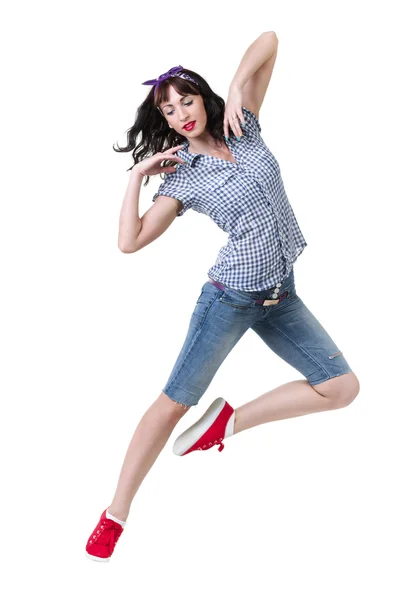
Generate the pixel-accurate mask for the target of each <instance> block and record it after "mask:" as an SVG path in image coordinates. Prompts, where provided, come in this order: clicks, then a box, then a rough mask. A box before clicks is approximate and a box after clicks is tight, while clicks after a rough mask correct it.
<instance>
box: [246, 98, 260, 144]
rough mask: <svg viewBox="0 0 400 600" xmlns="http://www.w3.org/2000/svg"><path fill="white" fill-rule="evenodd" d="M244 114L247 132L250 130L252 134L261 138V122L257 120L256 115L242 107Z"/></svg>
mask: <svg viewBox="0 0 400 600" xmlns="http://www.w3.org/2000/svg"><path fill="white" fill-rule="evenodd" d="M242 112H243V115H244V120H245V123H246V130H247V129H248V130H249V131H250V133H252V134H253V135H255V136H256V137H258V138H259V137H260V133H261V125H260V121H259V120H258V119H257V117H256V115H255V114H254V113H253V112H252V111H251V110H249V109H248V108H246V107H245V106H242Z"/></svg>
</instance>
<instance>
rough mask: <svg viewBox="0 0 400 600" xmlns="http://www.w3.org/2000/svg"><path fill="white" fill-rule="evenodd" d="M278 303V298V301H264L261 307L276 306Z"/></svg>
mask: <svg viewBox="0 0 400 600" xmlns="http://www.w3.org/2000/svg"><path fill="white" fill-rule="evenodd" d="M278 302H279V298H278V300H264V302H263V306H271V304H278Z"/></svg>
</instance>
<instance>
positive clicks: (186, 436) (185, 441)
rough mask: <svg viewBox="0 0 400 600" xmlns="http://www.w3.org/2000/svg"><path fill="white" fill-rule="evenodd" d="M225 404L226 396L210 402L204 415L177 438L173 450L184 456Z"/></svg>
mask: <svg viewBox="0 0 400 600" xmlns="http://www.w3.org/2000/svg"><path fill="white" fill-rule="evenodd" d="M224 406H225V399H224V398H221V397H220V398H217V399H216V400H214V402H212V403H211V404H210V406H209V407H208V408H207V410H206V412H205V413H204V415H203V416H202V417H201V418H200V419H199V420H198V421H196V423H194V424H193V425H192V426H191V427H189V429H186V431H184V432H183V433H181V435H180V436H179V437H177V438H176V440H175V442H174V445H173V448H172V451H173V453H174V454H176V455H177V456H182V454H185V452H186V451H187V450H189V448H191V447H192V446H193V444H194V443H195V442H196V441H197V440H198V439H199V438H201V437H202V436H203V435H204V434H205V432H206V431H207V429H208V428H209V427H210V425H211V424H212V423H214V421H215V419H216V418H217V416H218V415H219V413H220V412H221V410H222V409H223V407H224Z"/></svg>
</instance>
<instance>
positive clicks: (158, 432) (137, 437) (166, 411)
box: [107, 392, 189, 521]
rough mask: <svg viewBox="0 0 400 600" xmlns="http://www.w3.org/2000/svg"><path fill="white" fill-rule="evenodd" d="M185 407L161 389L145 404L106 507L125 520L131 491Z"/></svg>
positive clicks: (159, 449)
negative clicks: (159, 392)
mask: <svg viewBox="0 0 400 600" xmlns="http://www.w3.org/2000/svg"><path fill="white" fill-rule="evenodd" d="M188 410H189V409H188V408H187V407H185V406H183V405H182V404H179V403H178V402H175V401H174V400H171V399H170V398H169V397H168V396H167V395H166V394H164V393H163V392H162V393H161V394H160V396H159V397H158V398H157V400H156V401H155V402H154V403H153V404H152V405H151V406H150V407H149V408H148V410H147V411H146V412H145V413H144V415H143V417H142V418H141V420H140V421H139V424H138V426H137V428H136V430H135V433H134V434H133V437H132V440H131V442H130V444H129V447H128V450H127V453H126V456H125V460H124V462H123V465H122V469H121V474H120V476H119V481H118V485H117V489H116V492H115V495H114V499H113V501H112V503H111V505H110V506H109V507H108V509H107V510H108V511H109V512H110V513H111V514H112V515H113V516H114V517H117V519H121V520H122V521H126V519H127V517H128V515H129V510H130V506H131V503H132V500H133V497H134V495H135V494H136V492H137V490H138V489H139V486H140V484H141V483H142V481H143V479H144V478H145V476H146V475H147V473H148V472H149V470H150V468H151V467H152V466H153V464H154V462H155V460H156V458H157V456H158V455H159V454H160V452H161V450H162V449H163V448H164V446H165V444H166V443H167V441H168V438H169V437H170V435H171V433H172V430H173V429H174V427H175V426H176V424H177V423H178V421H179V420H180V418H181V417H182V416H183V415H184V414H186V413H187V412H188Z"/></svg>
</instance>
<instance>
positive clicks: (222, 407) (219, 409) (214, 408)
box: [172, 398, 235, 456]
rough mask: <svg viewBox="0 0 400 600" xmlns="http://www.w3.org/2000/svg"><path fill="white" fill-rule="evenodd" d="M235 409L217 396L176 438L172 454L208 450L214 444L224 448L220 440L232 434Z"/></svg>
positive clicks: (180, 454)
mask: <svg viewBox="0 0 400 600" xmlns="http://www.w3.org/2000/svg"><path fill="white" fill-rule="evenodd" d="M234 424H235V410H234V409H233V408H232V406H231V405H230V404H228V402H227V401H226V400H224V399H223V398H217V399H216V400H214V402H213V403H212V404H211V405H210V406H209V407H208V409H207V410H206V412H205V413H204V415H203V416H202V417H201V419H199V420H198V421H196V423H194V425H192V426H191V427H189V429H186V431H184V432H183V433H182V434H181V435H180V436H179V437H177V438H176V440H175V442H174V446H173V448H172V450H173V452H174V454H177V455H178V456H185V454H189V453H190V452H193V451H194V450H209V449H210V448H211V447H212V446H215V444H218V445H219V448H218V451H219V452H221V451H222V450H223V449H224V444H223V443H222V440H223V439H224V438H227V437H229V436H231V435H233V428H234Z"/></svg>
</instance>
